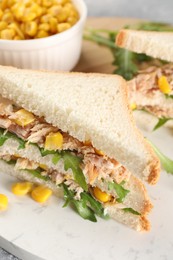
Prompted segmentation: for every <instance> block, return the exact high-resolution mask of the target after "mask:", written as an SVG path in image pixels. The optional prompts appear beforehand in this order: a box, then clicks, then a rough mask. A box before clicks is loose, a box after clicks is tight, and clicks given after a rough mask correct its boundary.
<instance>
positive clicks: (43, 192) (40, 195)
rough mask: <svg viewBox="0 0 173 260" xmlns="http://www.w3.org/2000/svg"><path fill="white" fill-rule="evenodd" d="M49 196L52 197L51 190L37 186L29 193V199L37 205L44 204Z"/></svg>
mask: <svg viewBox="0 0 173 260" xmlns="http://www.w3.org/2000/svg"><path fill="white" fill-rule="evenodd" d="M51 195H52V190H50V189H48V188H46V187H44V186H38V187H36V188H35V189H33V191H32V192H31V197H32V198H33V199H34V200H35V201H37V202H39V203H44V202H46V201H47V200H48V199H49V197H50V196H51Z"/></svg>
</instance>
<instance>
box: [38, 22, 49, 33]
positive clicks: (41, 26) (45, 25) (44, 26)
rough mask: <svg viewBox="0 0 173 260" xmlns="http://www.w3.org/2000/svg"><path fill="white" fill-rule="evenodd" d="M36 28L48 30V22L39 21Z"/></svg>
mask: <svg viewBox="0 0 173 260" xmlns="http://www.w3.org/2000/svg"><path fill="white" fill-rule="evenodd" d="M38 29H39V30H44V31H46V32H48V31H49V30H50V25H49V24H48V23H41V24H40V25H39V26H38Z"/></svg>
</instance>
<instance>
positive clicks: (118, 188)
mask: <svg viewBox="0 0 173 260" xmlns="http://www.w3.org/2000/svg"><path fill="white" fill-rule="evenodd" d="M123 184H124V182H121V183H120V184H118V183H116V182H108V190H115V192H116V193H117V195H118V198H117V199H116V200H117V201H118V202H119V203H122V202H123V201H124V199H125V197H126V195H127V194H128V193H129V192H130V191H129V190H126V189H125V188H124V187H123V186H122V185H123Z"/></svg>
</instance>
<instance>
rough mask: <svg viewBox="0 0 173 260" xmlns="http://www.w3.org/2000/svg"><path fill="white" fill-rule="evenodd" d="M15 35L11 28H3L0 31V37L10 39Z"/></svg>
mask: <svg viewBox="0 0 173 260" xmlns="http://www.w3.org/2000/svg"><path fill="white" fill-rule="evenodd" d="M14 36H15V31H14V30H13V29H5V30H2V31H1V39H4V40H12V39H13V37H14Z"/></svg>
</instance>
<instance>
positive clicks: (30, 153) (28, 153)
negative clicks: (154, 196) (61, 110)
mask: <svg viewBox="0 0 173 260" xmlns="http://www.w3.org/2000/svg"><path fill="white" fill-rule="evenodd" d="M18 145H19V144H18V142H17V141H16V140H14V139H8V140H7V141H6V142H5V143H4V144H3V146H0V155H8V154H9V155H15V154H18V155H20V156H21V157H23V158H27V159H28V160H30V161H34V162H37V163H39V164H43V165H47V166H48V168H53V169H55V170H57V171H58V172H60V173H62V174H64V175H66V174H67V172H68V174H70V175H71V174H72V173H71V169H69V170H68V171H65V170H64V165H63V162H62V160H60V161H59V162H58V163H57V164H56V165H54V164H53V163H52V157H53V156H52V155H46V156H44V157H42V156H41V155H40V152H39V150H38V148H37V147H35V146H33V145H27V146H26V148H25V149H21V150H18ZM19 177H20V176H19ZM34 180H35V179H33V181H34ZM55 186H56V185H55ZM96 186H97V187H99V188H100V189H101V190H103V191H105V192H108V193H110V191H109V190H108V189H107V185H105V184H104V185H103V182H102V181H97V183H96ZM124 188H125V189H127V190H129V191H130V192H129V193H128V194H127V196H126V197H125V199H124V203H123V204H124V205H125V206H126V207H128V208H129V207H130V208H133V209H134V210H136V211H138V212H140V213H142V214H147V213H149V212H150V210H151V208H152V204H151V202H150V199H149V197H148V195H147V192H146V189H145V187H144V185H143V184H142V182H141V181H140V180H138V179H137V178H136V177H134V176H133V175H131V176H130V179H129V180H128V181H127V182H126V183H125V185H124ZM119 205H121V204H119Z"/></svg>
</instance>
